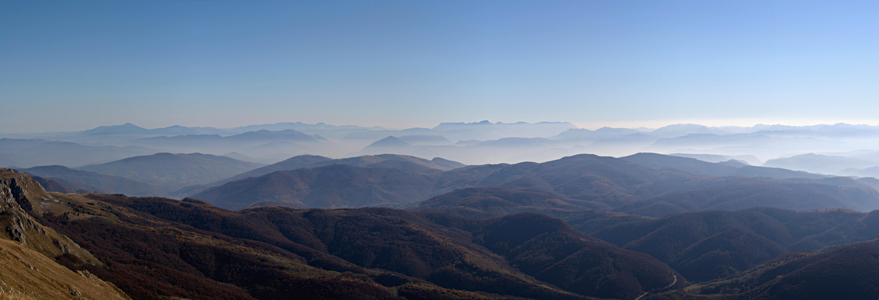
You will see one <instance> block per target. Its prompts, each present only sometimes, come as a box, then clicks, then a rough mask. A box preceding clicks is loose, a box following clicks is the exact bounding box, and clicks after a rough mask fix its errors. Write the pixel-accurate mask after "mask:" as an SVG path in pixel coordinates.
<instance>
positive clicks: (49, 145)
mask: <svg viewBox="0 0 879 300" xmlns="http://www.w3.org/2000/svg"><path fill="white" fill-rule="evenodd" d="M155 152H156V151H155V150H151V149H147V148H143V147H117V146H85V145H81V144H78V143H72V142H63V141H49V140H43V139H9V138H2V139H0V167H17V168H28V167H34V166H45V165H64V166H74V167H79V166H84V165H89V164H96V163H105V162H110V161H114V160H118V159H123V158H126V157H132V156H137V155H147V154H152V153H155Z"/></svg>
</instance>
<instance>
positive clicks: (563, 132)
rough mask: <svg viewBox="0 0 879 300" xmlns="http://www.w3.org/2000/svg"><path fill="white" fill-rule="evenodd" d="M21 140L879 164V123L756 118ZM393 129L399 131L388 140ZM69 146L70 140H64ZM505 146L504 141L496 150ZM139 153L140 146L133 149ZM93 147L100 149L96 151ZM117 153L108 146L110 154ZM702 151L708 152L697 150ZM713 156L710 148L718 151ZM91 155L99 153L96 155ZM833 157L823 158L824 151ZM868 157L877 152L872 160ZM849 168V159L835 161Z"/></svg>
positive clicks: (316, 151) (180, 148)
mask: <svg viewBox="0 0 879 300" xmlns="http://www.w3.org/2000/svg"><path fill="white" fill-rule="evenodd" d="M6 137H9V138H14V139H17V140H36V139H41V140H43V141H53V142H65V143H74V144H75V145H79V146H82V147H86V148H88V147H105V146H112V147H116V148H118V149H103V150H101V151H103V152H104V154H108V155H103V156H100V157H101V158H102V159H98V157H99V156H97V155H95V156H91V155H92V154H90V153H85V152H82V153H83V154H84V155H76V156H74V155H71V154H66V153H74V152H73V151H68V152H64V151H65V150H67V149H68V148H70V147H73V146H74V145H68V146H70V147H68V146H65V147H61V148H57V149H54V150H53V149H52V148H43V149H42V150H41V151H43V152H42V153H40V155H36V156H31V155H30V154H29V153H28V152H27V151H25V150H23V149H12V150H9V151H4V150H3V148H4V147H3V145H2V143H0V165H3V164H5V165H6V166H15V167H31V166H38V165H65V166H71V167H79V166H83V165H87V164H95V163H105V162H108V161H113V160H118V159H122V158H125V157H130V156H138V155H148V154H153V153H159V152H171V153H193V152H198V153H210V154H224V153H238V154H240V155H244V156H246V157H250V158H251V159H250V160H251V161H258V162H261V163H274V162H278V161H280V160H283V159H286V158H289V157H292V156H297V155H305V154H310V155H321V156H327V157H334V158H338V157H350V156H357V155H375V154H402V155H412V156H419V157H444V158H447V159H450V160H454V161H459V162H462V163H466V164H474V165H477V164H486V163H516V162H522V161H537V162H544V161H550V160H555V159H559V158H561V157H564V156H571V155H576V154H582V153H591V154H597V155H604V156H615V157H620V156H628V155H631V154H635V153H638V152H654V153H678V154H680V153H686V154H683V155H684V156H686V157H691V158H698V159H702V160H706V161H709V162H719V161H717V159H718V157H726V158H728V159H724V160H723V161H728V160H729V159H736V160H740V161H744V162H746V163H748V164H750V165H752V166H761V165H763V163H762V162H763V161H766V160H773V159H779V158H790V157H795V156H798V155H803V154H808V153H816V154H818V155H825V156H838V158H834V159H835V160H837V161H839V160H840V159H849V160H860V161H857V163H856V164H857V165H855V166H852V164H851V163H846V164H839V163H834V164H830V165H828V164H827V163H826V162H818V161H817V160H818V159H819V158H815V157H812V158H808V159H806V160H800V162H799V163H796V164H793V165H783V164H782V165H775V164H776V163H780V161H779V160H773V161H772V162H770V163H768V164H767V165H765V166H769V167H784V168H786V169H791V170H800V171H808V172H812V173H820V174H828V175H830V174H832V175H845V174H844V173H842V172H841V171H842V170H845V169H850V168H852V169H865V168H868V167H872V166H876V165H877V164H879V156H877V155H876V153H879V152H877V149H879V126H867V125H849V124H833V125H815V126H784V125H756V126H752V127H731V126H725V127H708V126H703V125H698V124H674V125H669V126H665V127H661V128H657V129H648V128H609V127H604V128H600V129H596V130H589V129H583V128H577V127H576V126H574V125H573V124H571V123H567V122H539V123H525V122H518V123H502V122H489V121H481V122H473V123H441V124H439V125H437V126H435V127H433V128H407V129H388V128H382V127H360V126H353V125H345V126H336V125H329V124H324V123H317V124H305V123H300V122H296V123H276V124H265V125H251V126H244V127H237V128H225V129H220V128H210V127H184V126H171V127H166V128H157V129H146V128H142V127H138V126H136V125H134V124H130V123H126V124H123V125H117V126H101V127H98V128H94V129H90V130H85V131H80V132H68V133H42V134H29V135H28V134H23V135H6ZM388 137H393V139H388ZM62 148H64V149H62ZM498 148H504V149H503V151H498ZM92 150H97V149H92ZM126 150H127V152H136V153H127V154H125V153H126ZM93 153H98V152H94V151H93ZM111 153H112V154H113V155H109V154H111ZM699 155H701V157H697V156H699ZM712 155H713V156H712ZM90 157H94V158H90ZM825 160H826V159H825ZM863 161H871V162H872V163H870V165H866V164H864V162H863ZM837 167H842V168H837Z"/></svg>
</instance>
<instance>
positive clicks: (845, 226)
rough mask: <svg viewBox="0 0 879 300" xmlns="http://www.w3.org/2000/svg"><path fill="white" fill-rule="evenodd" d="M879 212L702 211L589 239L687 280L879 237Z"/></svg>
mask: <svg viewBox="0 0 879 300" xmlns="http://www.w3.org/2000/svg"><path fill="white" fill-rule="evenodd" d="M877 220H879V211H873V212H871V213H859V212H854V211H850V210H844V209H834V210H824V211H812V212H796V211H789V210H781V209H776V208H751V209H747V210H741V211H734V212H723V211H705V212H695V213H685V214H676V215H671V216H667V217H664V218H661V219H654V220H644V221H637V222H632V223H625V224H618V225H613V226H609V227H606V228H604V229H601V230H599V231H597V232H594V233H593V235H594V236H595V237H597V238H600V239H603V240H605V241H608V242H610V243H613V244H615V245H617V246H620V247H623V248H626V249H630V250H634V251H639V252H643V253H647V254H650V255H651V256H653V257H655V258H657V259H659V260H661V261H663V262H666V263H668V264H669V265H670V266H672V267H673V268H675V269H676V270H678V271H679V272H681V274H683V275H684V276H685V277H686V278H687V279H689V280H692V281H705V280H711V279H717V278H722V277H726V276H730V275H733V274H736V273H738V272H742V271H745V270H747V269H749V268H751V267H754V266H756V265H757V264H760V263H763V262H765V261H768V260H770V259H773V258H775V257H778V256H779V255H781V254H785V253H788V252H790V251H819V250H822V249H825V248H827V247H834V246H839V245H846V244H851V243H857V242H863V241H869V240H873V239H877V238H879V221H877Z"/></svg>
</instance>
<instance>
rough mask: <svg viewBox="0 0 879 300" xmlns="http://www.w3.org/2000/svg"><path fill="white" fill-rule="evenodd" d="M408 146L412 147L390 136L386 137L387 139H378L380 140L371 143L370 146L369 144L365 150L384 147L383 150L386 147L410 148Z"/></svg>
mask: <svg viewBox="0 0 879 300" xmlns="http://www.w3.org/2000/svg"><path fill="white" fill-rule="evenodd" d="M410 146H412V145H410V144H409V143H407V142H404V141H403V140H401V139H398V138H396V137H394V136H392V135H391V136H388V137H386V138H383V139H380V140H378V141H375V142H374V143H372V144H369V146H367V148H369V147H384V148H388V147H410Z"/></svg>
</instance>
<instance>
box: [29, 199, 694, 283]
mask: <svg viewBox="0 0 879 300" xmlns="http://www.w3.org/2000/svg"><path fill="white" fill-rule="evenodd" d="M60 197H62V198H61V202H60V203H59V204H56V205H57V206H58V207H59V208H58V209H61V208H65V207H67V208H68V209H69V207H77V210H76V212H78V215H76V218H72V214H69V213H68V214H66V215H63V214H62V215H59V214H49V215H47V216H46V217H45V218H43V221H44V222H46V223H47V224H50V225H51V226H53V227H54V228H56V229H57V230H60V231H62V232H64V233H65V234H67V235H69V236H71V237H73V238H74V239H75V240H76V241H77V243H79V244H81V245H83V247H85V248H87V249H89V250H90V251H93V253H95V254H96V255H97V256H98V257H99V258H101V259H102V260H104V261H106V262H107V266H109V267H100V266H90V265H82V264H77V263H75V262H70V263H68V264H67V265H68V266H69V267H71V268H74V269H82V268H84V269H86V270H88V271H89V272H92V273H94V274H96V275H98V276H100V277H102V278H108V279H109V280H111V281H112V282H114V283H115V284H116V285H117V286H119V287H120V288H121V289H123V290H125V291H126V292H128V293H129V294H131V295H132V296H133V297H135V298H157V297H169V296H180V297H193V296H194V295H211V296H210V297H212V298H215V299H250V298H249V297H253V298H257V299H279V298H281V297H286V296H288V295H290V294H291V293H293V294H296V295H300V296H302V297H317V296H318V295H319V296H320V297H323V298H325V299H404V298H405V299H449V298H447V297H449V296H452V295H457V296H456V297H457V298H451V299H501V298H509V297H511V296H515V297H524V298H532V299H583V300H585V299H591V298H587V296H601V297H613V298H621V299H634V298H636V297H637V295H640V294H641V293H643V291H647V290H651V291H654V290H655V291H658V290H661V289H662V288H663V287H666V286H668V285H669V284H670V283H673V282H680V283H681V284H683V282H684V280H683V278H682V277H680V276H679V275H678V274H677V273H676V272H675V271H674V270H672V269H670V268H668V266H666V265H665V264H663V263H661V262H658V261H656V260H655V259H653V258H651V257H650V256H648V255H644V254H641V253H636V252H632V251H628V250H623V249H620V248H618V247H616V246H613V245H611V244H609V243H606V242H602V241H599V240H597V239H594V238H592V237H590V236H588V235H585V234H583V233H580V232H577V231H576V230H574V229H573V228H571V227H570V226H568V225H567V224H565V223H564V222H562V221H560V220H558V219H553V218H550V217H546V216H542V215H537V214H525V215H513V216H508V217H504V218H496V219H486V220H472V219H464V218H460V217H456V216H452V215H447V214H436V213H427V214H423V213H416V212H407V211H400V210H393V209H382V208H368V209H357V210H320V209H315V210H295V209H289V208H279V207H264V208H255V209H248V210H244V211H240V212H230V211H225V210H222V209H218V208H215V207H213V206H211V205H209V204H207V203H205V202H202V201H199V200H195V199H186V200H185V201H176V200H170V199H161V198H128V197H123V196H118V195H95V194H92V195H87V196H86V198H72V197H69V196H64V195H61V196H60ZM64 203H75V204H76V205H67V204H64ZM58 212H61V211H58ZM523 228H525V229H527V230H525V231H523ZM111 240H112V241H111ZM147 245H149V246H147ZM146 248H149V249H151V250H150V251H142V249H146ZM560 266H565V267H564V268H559V267H560ZM568 275H572V276H568ZM568 278H570V280H569V279H568ZM583 282H592V283H593V284H589V285H583V284H582V283H583ZM391 288H393V290H395V291H396V296H395V295H394V294H392V293H391V290H390V289H391ZM442 295H447V296H442ZM399 297H402V298H399Z"/></svg>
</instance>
